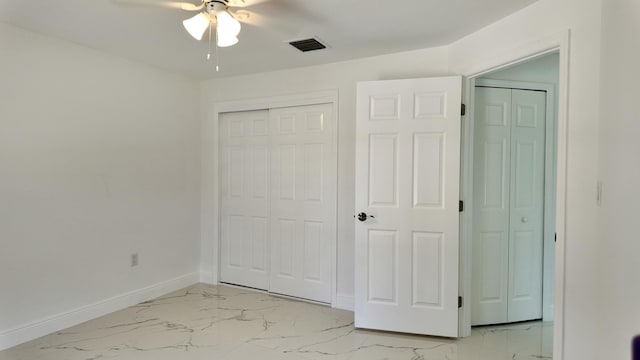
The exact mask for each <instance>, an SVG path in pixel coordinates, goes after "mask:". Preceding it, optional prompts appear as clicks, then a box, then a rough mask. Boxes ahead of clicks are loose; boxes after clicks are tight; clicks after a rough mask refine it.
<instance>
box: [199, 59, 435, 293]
mask: <svg viewBox="0 0 640 360" xmlns="http://www.w3.org/2000/svg"><path fill="white" fill-rule="evenodd" d="M446 74H447V51H446V48H434V49H426V50H419V51H411V52H406V53H398V54H393V55H385V56H380V57H373V58H367V59H362V60H355V61H348V62H342V63H335V64H329V65H322V66H314V67H307V68H300V69H293V70H286V71H278V72H270V73H262V74H255V75H248V76H240V77H230V78H223V79H217V80H210V81H206V82H204V83H203V85H202V99H203V104H204V107H203V111H204V112H203V114H204V115H203V116H204V118H203V121H204V123H203V136H204V137H205V138H204V144H203V164H204V166H203V174H204V177H203V178H204V179H205V180H204V182H203V199H204V201H205V203H204V204H203V206H204V208H203V237H202V245H201V247H202V251H203V252H202V270H203V271H204V272H209V273H213V274H212V276H211V279H214V278H215V277H216V276H217V258H218V254H217V243H216V242H215V239H216V238H217V235H216V234H217V233H218V232H217V231H218V230H217V229H218V228H217V226H218V225H217V220H216V219H217V211H216V206H215V205H214V204H216V194H215V191H214V190H213V189H214V188H215V183H216V181H217V174H216V171H215V169H214V168H213V165H212V164H213V162H214V161H213V159H214V158H215V157H216V156H217V153H216V149H215V148H214V147H211V144H213V143H214V140H213V139H215V138H216V137H217V136H218V135H217V124H213V123H212V121H211V111H212V110H213V107H212V106H213V104H214V103H215V102H221V101H230V100H238V99H256V98H264V97H272V96H276V95H285V94H299V93H307V92H313V91H321V90H335V89H337V90H338V92H339V100H338V101H339V109H338V254H337V257H338V258H337V272H338V274H337V276H338V283H337V293H338V296H339V297H340V298H341V299H343V300H342V301H344V302H347V303H348V302H349V301H352V298H353V289H354V284H353V278H354V269H353V261H354V249H353V248H354V231H355V226H354V220H353V214H355V209H354V202H355V180H354V176H355V170H354V162H355V148H354V142H355V115H356V113H355V106H356V105H355V102H356V82H358V81H365V80H384V79H397V78H413V77H428V76H438V75H446ZM207 144H208V145H207ZM207 203H208V204H212V205H209V206H207V205H206V204H207Z"/></svg>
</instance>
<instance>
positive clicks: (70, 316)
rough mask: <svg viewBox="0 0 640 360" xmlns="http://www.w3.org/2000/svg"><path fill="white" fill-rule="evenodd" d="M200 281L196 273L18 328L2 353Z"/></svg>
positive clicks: (0, 344)
mask: <svg viewBox="0 0 640 360" xmlns="http://www.w3.org/2000/svg"><path fill="white" fill-rule="evenodd" d="M199 281H200V273H199V272H194V273H190V274H186V275H183V276H179V277H177V278H173V279H170V280H167V281H163V282H161V283H157V284H154V285H150V286H147V287H145V288H142V289H139V290H134V291H130V292H128V293H124V294H121V295H116V296H114V297H111V298H108V299H105V300H102V301H98V302H95V303H93V304H90V305H86V306H83V307H80V308H77V309H74V310H71V311H68V312H65V313H61V314H57V315H53V316H50V317H47V318H44V319H41V320H38V321H34V322H31V323H28V324H25V325H22V326H18V327H16V328H13V329H10V330H8V331H5V332H2V333H0V350H4V349H8V348H10V347H13V346H16V345H18V344H22V343H24V342H27V341H31V340H33V339H37V338H39V337H41V336H44V335H47V334H51V333H53V332H56V331H60V330H62V329H66V328H68V327H71V326H74V325H77V324H80V323H83V322H85V321H89V320H91V319H95V318H97V317H100V316H103V315H106V314H109V313H112V312H114V311H118V310H121V309H124V308H126V307H129V306H132V305H136V304H139V303H141V302H143V301H147V300H151V299H153V298H156V297H158V296H162V295H165V294H168V293H170V292H172V291H176V290H180V289H182V288H185V287H187V286H191V285H193V284H196V283H198V282H199Z"/></svg>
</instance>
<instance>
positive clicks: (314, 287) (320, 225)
mask: <svg viewBox="0 0 640 360" xmlns="http://www.w3.org/2000/svg"><path fill="white" fill-rule="evenodd" d="M331 110H332V106H331V105H330V104H325V105H313V106H301V107H287V108H279V109H272V110H271V111H270V120H271V159H272V163H271V277H270V284H271V285H270V291H271V292H274V293H279V294H285V295H291V296H296V297H301V298H305V299H312V300H316V301H321V302H326V303H330V302H331V284H332V281H331V277H332V268H333V265H332V256H331V254H332V252H333V251H335V250H334V245H333V244H334V243H335V237H336V201H337V199H336V192H337V160H336V159H337V157H336V147H335V144H334V121H333V119H332V116H333V115H332V112H331Z"/></svg>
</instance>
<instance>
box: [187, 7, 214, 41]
mask: <svg viewBox="0 0 640 360" xmlns="http://www.w3.org/2000/svg"><path fill="white" fill-rule="evenodd" d="M210 23H211V18H210V17H209V15H207V14H205V13H203V12H201V13H198V14H197V15H196V16H194V17H192V18H189V19H187V20H185V21H183V22H182V25H184V28H185V29H186V30H187V32H188V33H189V34H190V35H191V36H193V38H194V39H196V40H202V36H203V35H204V32H205V30H207V28H208V27H209V24H210Z"/></svg>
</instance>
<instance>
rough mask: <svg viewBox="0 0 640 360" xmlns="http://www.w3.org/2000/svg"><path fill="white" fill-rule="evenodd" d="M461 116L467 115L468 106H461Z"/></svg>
mask: <svg viewBox="0 0 640 360" xmlns="http://www.w3.org/2000/svg"><path fill="white" fill-rule="evenodd" d="M460 115H462V116H465V115H467V105H465V104H461V106H460Z"/></svg>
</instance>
